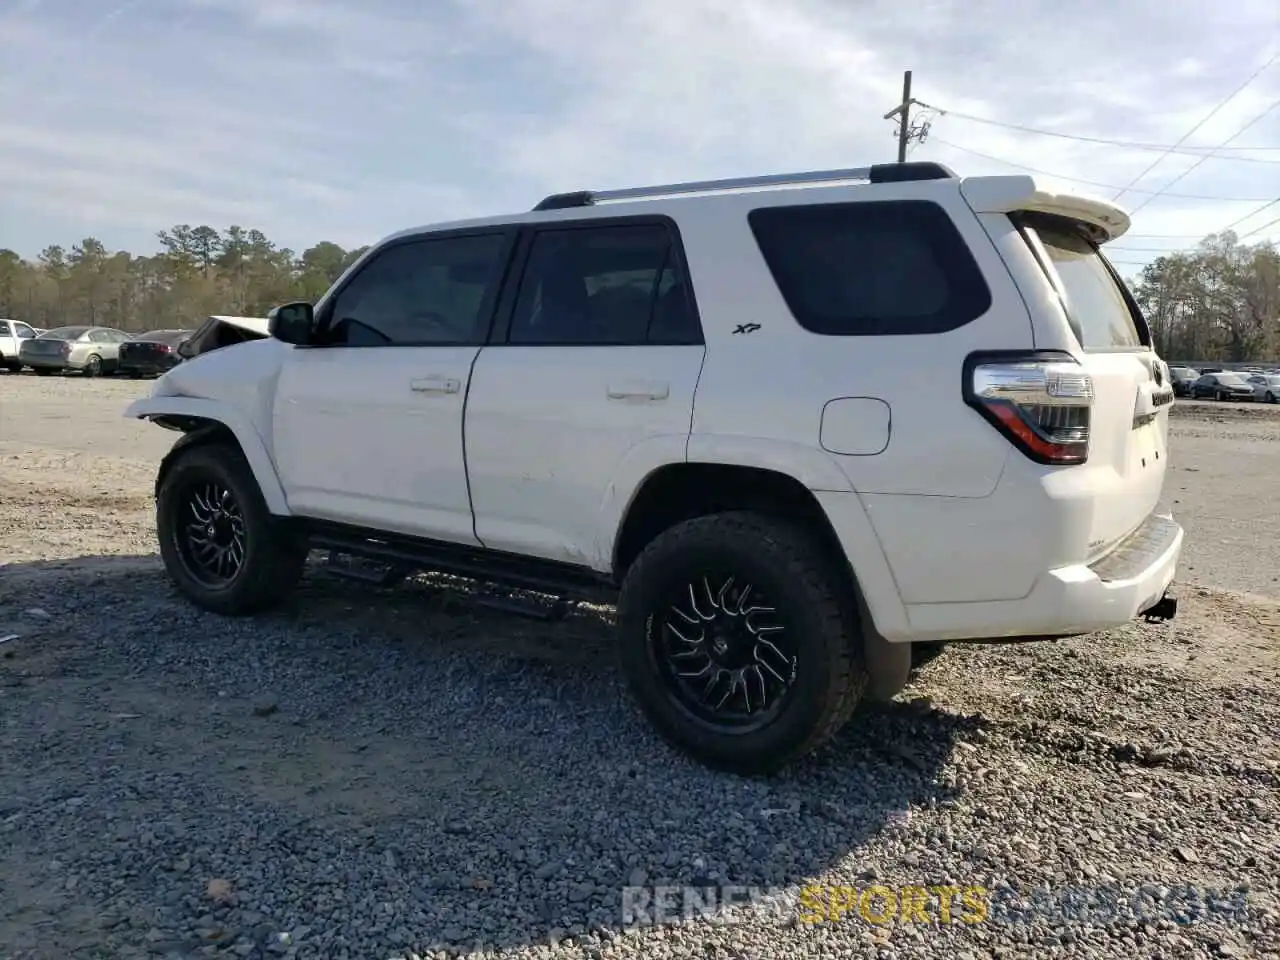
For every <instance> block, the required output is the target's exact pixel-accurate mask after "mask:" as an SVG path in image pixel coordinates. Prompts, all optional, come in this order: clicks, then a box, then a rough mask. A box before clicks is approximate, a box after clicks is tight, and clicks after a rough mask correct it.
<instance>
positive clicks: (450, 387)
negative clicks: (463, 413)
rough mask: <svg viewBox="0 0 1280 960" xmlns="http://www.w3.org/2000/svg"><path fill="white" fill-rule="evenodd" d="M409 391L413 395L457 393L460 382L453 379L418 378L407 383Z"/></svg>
mask: <svg viewBox="0 0 1280 960" xmlns="http://www.w3.org/2000/svg"><path fill="white" fill-rule="evenodd" d="M409 389H411V390H412V391H413V392H414V393H457V392H458V391H459V390H461V389H462V382H461V381H460V380H455V379H454V378H453V377H419V378H418V379H416V380H410V381H409Z"/></svg>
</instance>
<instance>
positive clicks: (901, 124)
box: [884, 70, 928, 163]
mask: <svg viewBox="0 0 1280 960" xmlns="http://www.w3.org/2000/svg"><path fill="white" fill-rule="evenodd" d="M916 105H918V101H916V100H913V99H912V98H911V71H910V70H907V71H905V72H904V73H903V74H902V102H901V103H899V104H898V105H897V106H896V107H894V108H893V109H892V110H890V111H889V112H888V113H886V114H885V115H884V118H885V119H886V120H892V119H893V118H894V117H897V118H898V162H899V163H905V162H906V159H907V145H908V144H909V143H911V141H912V140H922V139H923V138H924V134H925V132H926V131H927V129H928V128H927V126H926V127H924V128H922V129H920V130H916V129H914V128H913V127H912V126H911V108H912V107H913V106H916Z"/></svg>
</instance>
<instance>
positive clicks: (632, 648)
mask: <svg viewBox="0 0 1280 960" xmlns="http://www.w3.org/2000/svg"><path fill="white" fill-rule="evenodd" d="M618 627H619V645H620V654H621V660H622V669H623V674H624V676H625V678H626V680H627V683H628V686H629V687H630V689H631V693H632V695H633V696H634V697H635V699H636V701H637V702H638V704H639V705H640V708H641V709H642V710H643V712H644V713H645V715H646V716H647V718H648V719H649V721H650V723H652V724H653V726H654V727H655V729H656V730H657V731H658V733H659V734H660V735H661V736H662V737H663V738H664V739H665V740H667V742H668V743H670V744H672V745H673V746H674V747H676V748H677V749H679V750H681V751H683V752H685V753H686V754H688V755H689V756H691V757H693V758H694V759H696V760H698V761H699V762H701V763H703V764H705V765H706V766H708V767H711V768H713V769H717V770H723V771H728V772H731V773H738V774H744V775H756V774H770V773H774V772H776V771H777V770H779V769H780V768H782V767H784V766H786V765H787V764H788V763H790V762H792V761H794V760H796V759H798V758H799V757H801V756H803V755H805V754H807V753H809V752H811V751H812V750H814V749H815V748H817V747H818V746H819V745H821V744H822V743H823V742H824V741H826V740H827V739H829V738H830V737H831V736H832V735H833V734H835V733H836V732H837V731H838V730H839V729H840V728H841V727H842V726H844V724H845V723H846V722H847V721H848V719H849V717H850V716H851V715H852V713H853V710H854V708H855V707H856V706H857V704H858V701H859V698H860V697H861V696H862V693H863V691H864V690H865V689H866V686H867V673H866V670H865V668H864V665H863V657H862V642H861V634H860V630H859V625H858V617H857V608H856V605H855V604H854V602H853V597H852V595H851V590H850V587H849V584H848V582H847V577H845V576H841V573H840V570H839V567H838V565H837V561H836V560H835V558H833V557H832V556H831V555H830V553H829V552H828V551H826V550H824V549H823V547H822V545H821V543H820V542H819V540H818V539H817V538H816V537H815V536H814V535H812V534H811V533H810V532H808V531H806V530H805V529H804V528H802V527H799V526H796V525H794V524H792V523H790V522H788V521H786V520H782V519H775V518H772V517H769V516H765V515H761V514H757V513H748V512H731V513H720V514H713V515H710V516H705V517H699V518H696V519H694V520H689V521H686V522H684V523H680V524H677V525H676V526H674V527H672V528H671V529H669V530H667V531H665V532H664V533H662V534H660V535H659V536H658V537H657V538H656V539H655V540H653V542H651V543H650V544H649V545H648V546H647V547H646V548H645V549H644V551H643V552H642V553H641V554H640V556H639V558H637V559H636V561H635V562H634V563H633V564H632V565H631V568H630V569H629V570H628V571H627V574H626V577H625V578H624V580H623V584H622V590H621V594H620V596H619V598H618Z"/></svg>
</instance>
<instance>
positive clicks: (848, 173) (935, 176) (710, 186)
mask: <svg viewBox="0 0 1280 960" xmlns="http://www.w3.org/2000/svg"><path fill="white" fill-rule="evenodd" d="M955 176H956V174H955V172H954V171H952V170H951V168H949V167H946V166H944V165H942V164H941V163H933V162H932V161H910V162H905V163H875V164H872V165H871V166H869V167H850V168H848V169H841V170H810V171H807V172H801V173H774V174H768V175H766V176H761V177H731V178H729V179H727V180H692V181H688V182H686V183H664V184H658V185H655V186H651V187H628V188H626V189H623V190H575V191H573V192H572V193H553V194H551V196H549V197H545V198H543V200H542V201H541V202H540V203H539V204H538V205H537V206H536V207H534V208H533V209H534V211H539V210H568V209H572V208H575V207H590V206H594V205H595V204H597V203H608V202H609V201H611V200H640V199H644V198H646V197H670V196H675V195H677V194H686V193H714V192H717V191H721V190H750V189H753V188H757V187H792V186H802V185H804V184H813V183H846V182H849V181H852V180H861V181H865V182H867V183H903V182H906V181H910V180H950V179H953V178H954V177H955Z"/></svg>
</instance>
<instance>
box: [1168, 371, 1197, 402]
mask: <svg viewBox="0 0 1280 960" xmlns="http://www.w3.org/2000/svg"><path fill="white" fill-rule="evenodd" d="M1169 379H1170V380H1172V381H1173V394H1174V396H1176V397H1186V396H1189V395H1190V394H1191V385H1192V384H1193V383H1195V382H1196V381H1197V380H1199V379H1200V371H1199V370H1195V369H1193V368H1192V367H1170V368H1169Z"/></svg>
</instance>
